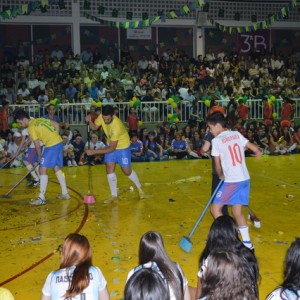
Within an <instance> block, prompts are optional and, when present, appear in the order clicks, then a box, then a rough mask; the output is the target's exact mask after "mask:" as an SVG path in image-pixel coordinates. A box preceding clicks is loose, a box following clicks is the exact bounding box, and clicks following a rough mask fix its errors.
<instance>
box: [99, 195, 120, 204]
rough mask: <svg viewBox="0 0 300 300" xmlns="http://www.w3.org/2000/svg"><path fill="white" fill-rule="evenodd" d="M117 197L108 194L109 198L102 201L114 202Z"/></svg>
mask: <svg viewBox="0 0 300 300" xmlns="http://www.w3.org/2000/svg"><path fill="white" fill-rule="evenodd" d="M118 200H119V199H118V197H117V196H110V197H109V198H107V199H105V200H104V201H103V203H105V204H108V203H111V202H115V201H118Z"/></svg>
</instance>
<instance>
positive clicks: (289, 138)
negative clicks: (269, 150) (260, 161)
mask: <svg viewBox="0 0 300 300" xmlns="http://www.w3.org/2000/svg"><path fill="white" fill-rule="evenodd" d="M282 136H283V138H284V140H285V141H286V152H287V153H291V152H292V151H294V150H295V149H296V148H297V143H295V142H294V138H293V134H292V132H291V130H290V127H288V126H284V127H283V128H282Z"/></svg>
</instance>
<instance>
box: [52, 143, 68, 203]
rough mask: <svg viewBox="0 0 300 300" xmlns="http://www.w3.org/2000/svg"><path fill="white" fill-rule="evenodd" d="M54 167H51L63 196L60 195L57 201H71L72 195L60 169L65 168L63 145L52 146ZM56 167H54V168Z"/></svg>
mask: <svg viewBox="0 0 300 300" xmlns="http://www.w3.org/2000/svg"><path fill="white" fill-rule="evenodd" d="M51 148H52V153H53V155H52V163H53V164H52V165H51V167H52V168H53V169H54V172H55V175H56V178H57V180H58V182H59V184H60V187H61V194H59V195H58V196H57V197H56V198H57V199H70V195H69V193H68V189H67V184H66V177H65V174H64V173H63V171H62V170H61V169H60V168H61V167H62V166H63V159H64V155H63V153H64V152H63V143H59V144H57V145H55V146H52V147H51ZM53 165H54V166H53Z"/></svg>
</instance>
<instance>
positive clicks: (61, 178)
mask: <svg viewBox="0 0 300 300" xmlns="http://www.w3.org/2000/svg"><path fill="white" fill-rule="evenodd" d="M55 175H56V177H57V180H58V182H59V184H60V187H61V193H62V194H63V195H66V194H68V190H67V185H66V178H65V174H64V173H63V172H62V170H59V171H57V172H56V173H55Z"/></svg>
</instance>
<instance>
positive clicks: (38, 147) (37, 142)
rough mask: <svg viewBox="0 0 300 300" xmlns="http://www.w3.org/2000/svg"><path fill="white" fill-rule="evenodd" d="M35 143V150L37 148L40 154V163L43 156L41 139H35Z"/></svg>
mask: <svg viewBox="0 0 300 300" xmlns="http://www.w3.org/2000/svg"><path fill="white" fill-rule="evenodd" d="M33 143H34V146H35V150H36V153H37V155H38V157H39V158H38V162H39V163H40V161H41V157H42V149H41V146H40V141H39V140H35V141H33Z"/></svg>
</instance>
